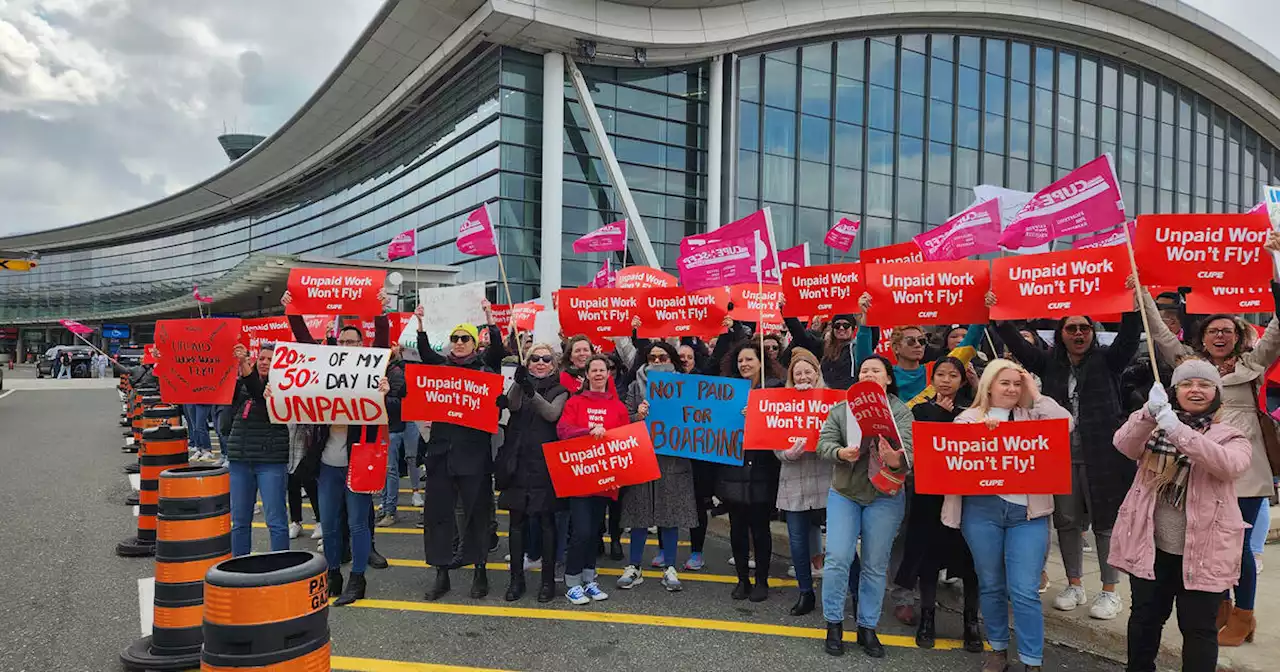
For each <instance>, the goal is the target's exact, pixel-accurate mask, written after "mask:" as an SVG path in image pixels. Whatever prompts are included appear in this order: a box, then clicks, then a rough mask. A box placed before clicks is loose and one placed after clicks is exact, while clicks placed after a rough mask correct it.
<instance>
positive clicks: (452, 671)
mask: <svg viewBox="0 0 1280 672" xmlns="http://www.w3.org/2000/svg"><path fill="white" fill-rule="evenodd" d="M329 663H330V665H331V666H332V667H333V669H334V670H342V671H343V672H506V671H505V670H498V669H491V668H487V667H462V666H458V665H436V664H435V663H411V662H407V661H403V660H379V659H377V658H350V657H348V656H333V657H332V658H330V659H329Z"/></svg>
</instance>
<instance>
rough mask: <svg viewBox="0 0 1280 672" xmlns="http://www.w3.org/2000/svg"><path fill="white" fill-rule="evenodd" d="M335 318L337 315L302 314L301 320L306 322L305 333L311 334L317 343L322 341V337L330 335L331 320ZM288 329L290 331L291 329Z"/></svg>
mask: <svg viewBox="0 0 1280 672" xmlns="http://www.w3.org/2000/svg"><path fill="white" fill-rule="evenodd" d="M336 319H338V316H337V315H303V316H302V321H303V322H305V323H306V324H307V333H309V334H311V338H313V339H315V340H316V342H317V343H323V342H324V339H326V338H328V337H329V336H331V335H332V334H330V333H329V332H330V331H331V330H332V329H333V321H334V320H336ZM290 331H291V332H292V330H290ZM289 340H293V339H292V338H291V339H289Z"/></svg>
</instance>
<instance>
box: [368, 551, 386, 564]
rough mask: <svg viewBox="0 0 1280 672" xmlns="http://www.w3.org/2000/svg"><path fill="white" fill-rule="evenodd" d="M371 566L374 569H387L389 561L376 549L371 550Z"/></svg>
mask: <svg viewBox="0 0 1280 672" xmlns="http://www.w3.org/2000/svg"><path fill="white" fill-rule="evenodd" d="M369 566H370V567H372V568H374V569H386V568H387V559H386V558H384V557H382V554H381V553H379V552H378V549H376V548H370V549H369Z"/></svg>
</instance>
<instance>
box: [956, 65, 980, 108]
mask: <svg viewBox="0 0 1280 672" xmlns="http://www.w3.org/2000/svg"><path fill="white" fill-rule="evenodd" d="M959 86H960V91H959V95H958V96H957V97H956V98H957V100H958V101H959V102H960V104H961V105H964V106H966V107H972V108H973V109H975V110H976V109H978V106H979V104H981V102H982V98H981V97H980V95H981V90H982V89H981V86H982V75H980V74H979V73H978V71H977V70H975V69H973V68H960V84H959Z"/></svg>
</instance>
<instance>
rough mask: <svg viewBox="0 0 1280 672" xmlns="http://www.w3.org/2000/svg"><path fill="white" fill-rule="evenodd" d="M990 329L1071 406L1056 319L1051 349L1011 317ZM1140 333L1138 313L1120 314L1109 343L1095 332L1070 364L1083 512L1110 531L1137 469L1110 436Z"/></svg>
mask: <svg viewBox="0 0 1280 672" xmlns="http://www.w3.org/2000/svg"><path fill="white" fill-rule="evenodd" d="M996 329H997V330H998V331H999V332H1000V336H1001V338H1003V339H1004V342H1005V344H1006V345H1007V346H1008V348H1009V350H1010V351H1011V352H1012V353H1013V356H1014V357H1016V358H1017V359H1018V361H1019V362H1022V365H1023V366H1024V367H1026V368H1027V370H1028V371H1030V372H1031V373H1034V374H1036V375H1037V376H1040V384H1041V387H1042V390H1041V392H1043V393H1044V394H1047V395H1049V396H1050V397H1051V398H1053V400H1054V401H1056V402H1058V403H1059V404H1060V405H1061V406H1062V407H1063V408H1065V409H1067V410H1071V408H1072V403H1071V398H1070V395H1068V394H1067V384H1068V380H1069V379H1070V377H1071V372H1072V366H1071V360H1070V359H1069V358H1068V357H1067V350H1066V346H1065V345H1064V344H1063V342H1062V334H1061V323H1059V333H1058V334H1057V336H1056V337H1055V339H1054V345H1053V349H1051V350H1049V351H1048V352H1045V351H1043V350H1040V349H1039V348H1036V347H1034V346H1032V345H1030V344H1028V343H1027V342H1026V341H1024V340H1022V337H1021V336H1019V335H1018V329H1017V327H1016V326H1015V325H1014V324H1013V323H1011V322H1002V323H1000V324H999V325H997V327H996ZM1141 333H1142V316H1141V315H1139V314H1138V313H1132V312H1130V313H1125V314H1124V318H1123V319H1122V320H1121V322H1120V331H1119V333H1118V334H1116V340H1115V341H1113V342H1112V344H1111V345H1110V346H1105V345H1099V344H1098V341H1097V335H1096V334H1095V336H1094V341H1093V346H1092V347H1091V348H1090V349H1089V350H1088V351H1086V352H1085V353H1084V357H1083V358H1081V360H1080V364H1079V365H1078V366H1077V367H1075V369H1076V398H1077V399H1078V401H1079V404H1080V408H1079V412H1078V413H1077V414H1076V424H1075V429H1074V430H1073V432H1075V433H1076V435H1077V437H1078V438H1079V440H1080V448H1081V451H1082V456H1083V460H1084V465H1085V468H1086V469H1087V470H1088V474H1089V493H1088V497H1089V517H1090V520H1091V521H1092V523H1093V527H1094V529H1098V530H1104V531H1105V530H1110V529H1111V528H1112V527H1113V526H1114V525H1115V522H1116V514H1117V513H1118V512H1119V511H1120V504H1121V503H1123V502H1124V498H1125V495H1127V494H1128V493H1129V487H1130V486H1132V485H1133V477H1134V474H1135V473H1136V471H1137V468H1136V466H1135V464H1134V462H1133V460H1130V459H1129V458H1128V457H1125V456H1124V454H1122V453H1121V452H1120V451H1118V450H1116V449H1115V442H1114V441H1115V434H1116V430H1118V429H1120V426H1121V425H1123V424H1124V421H1125V419H1126V416H1125V412H1124V398H1123V396H1122V394H1121V389H1120V377H1121V375H1123V374H1124V370H1125V367H1127V366H1128V365H1129V362H1130V360H1132V359H1133V356H1134V354H1135V353H1137V351H1138V338H1139V335H1140V334H1141Z"/></svg>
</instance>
